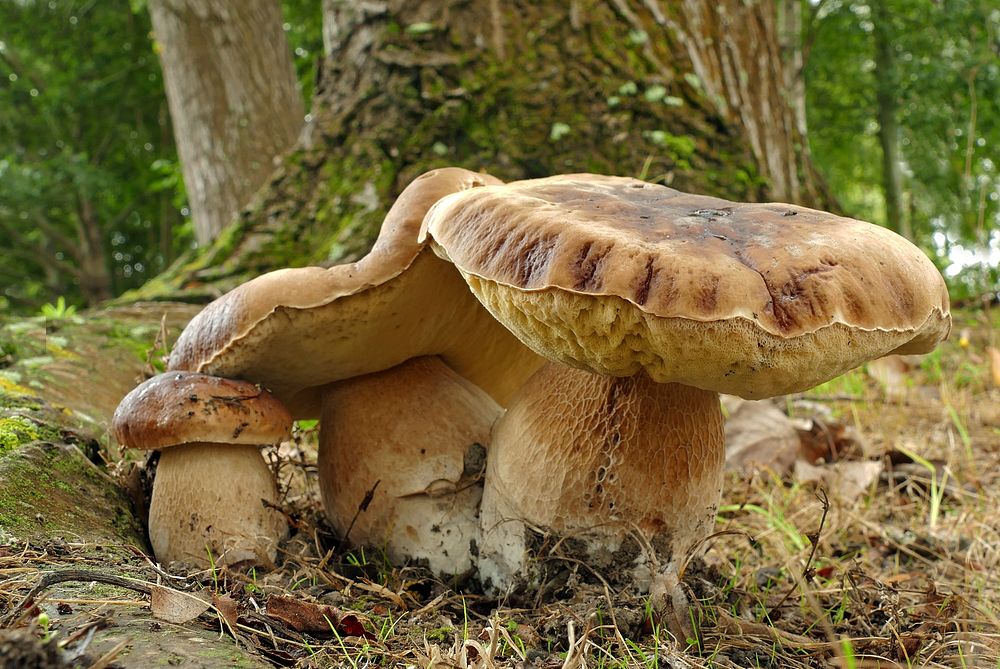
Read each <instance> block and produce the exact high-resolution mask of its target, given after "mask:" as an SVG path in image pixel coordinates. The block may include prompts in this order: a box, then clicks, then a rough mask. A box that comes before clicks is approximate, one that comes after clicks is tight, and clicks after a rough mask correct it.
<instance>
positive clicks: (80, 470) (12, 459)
mask: <svg viewBox="0 0 1000 669" xmlns="http://www.w3.org/2000/svg"><path fill="white" fill-rule="evenodd" d="M8 420H10V419H8ZM28 422H30V421H28ZM35 429H37V430H43V428H40V427H38V426H37V425H36V426H35ZM25 430H28V428H25ZM11 432H13V430H12V431H11ZM0 530H3V532H4V533H6V534H9V535H13V536H16V537H18V538H19V539H29V540H34V541H44V540H50V539H53V538H56V537H66V538H69V537H73V538H74V539H80V540H82V541H86V542H93V543H99V542H105V541H113V542H124V543H128V544H131V545H133V546H136V547H140V548H143V547H144V546H145V539H144V538H143V536H144V535H143V532H142V528H141V527H140V525H139V522H138V521H137V520H136V518H135V516H134V514H133V512H132V509H131V505H130V503H129V501H128V499H127V498H126V497H125V495H124V494H123V493H122V491H121V490H119V489H118V487H117V486H116V485H115V484H114V481H112V480H111V479H110V478H109V477H108V476H106V475H104V474H103V473H101V472H100V470H98V469H97V467H96V466H95V465H94V464H93V463H91V462H90V461H89V460H87V458H86V457H84V455H83V453H81V452H80V450H79V449H78V448H76V447H75V446H70V445H67V444H61V443H46V442H38V441H36V442H33V443H28V444H26V445H20V446H17V447H15V448H13V449H10V450H7V451H5V452H4V453H3V454H2V455H0Z"/></svg>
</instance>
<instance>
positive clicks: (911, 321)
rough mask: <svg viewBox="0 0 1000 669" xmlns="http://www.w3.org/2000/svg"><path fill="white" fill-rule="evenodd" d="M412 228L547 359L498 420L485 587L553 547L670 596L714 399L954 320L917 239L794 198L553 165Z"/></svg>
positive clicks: (697, 532) (710, 468)
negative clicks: (729, 193) (556, 170)
mask: <svg viewBox="0 0 1000 669" xmlns="http://www.w3.org/2000/svg"><path fill="white" fill-rule="evenodd" d="M424 231H425V232H424V233H422V235H423V236H424V237H427V236H429V237H430V238H432V245H433V248H434V250H435V251H436V252H437V253H438V254H439V255H440V256H441V257H442V258H445V259H448V260H450V261H451V262H452V263H454V265H455V266H456V267H458V269H459V270H460V271H461V273H462V275H463V276H464V277H465V279H466V281H467V282H468V284H469V287H470V288H471V290H472V292H473V293H474V294H475V295H476V296H477V297H478V298H479V299H480V300H481V301H482V303H483V304H484V305H485V306H486V307H487V308H488V309H489V310H490V312H491V313H492V314H493V315H494V316H495V317H496V318H497V319H498V320H499V321H500V322H502V323H503V324H504V325H505V326H507V327H508V328H510V329H511V331H513V332H514V333H515V334H516V335H517V336H518V337H519V338H520V339H521V340H522V341H523V342H524V343H525V344H527V345H528V346H529V347H531V348H532V349H534V350H535V351H537V352H538V353H539V354H540V355H542V356H544V357H546V358H547V359H549V360H551V361H554V362H551V363H549V364H547V365H546V366H545V367H544V368H543V369H541V370H540V371H539V372H538V373H536V374H535V375H534V376H532V377H531V378H530V379H529V380H528V381H527V382H526V383H525V385H524V386H523V387H522V388H521V389H520V390H519V391H518V394H517V396H516V397H515V399H514V400H512V402H511V403H510V404H509V406H508V408H507V412H506V414H505V415H504V416H503V417H502V418H501V419H500V421H499V422H498V424H497V425H496V428H495V430H494V433H493V438H492V443H491V448H490V457H489V461H488V467H487V472H486V482H485V491H484V495H483V500H482V508H481V524H482V538H481V541H480V543H479V569H480V575H481V577H482V578H483V579H484V581H485V582H486V583H487V585H491V586H492V587H493V588H494V589H497V590H506V589H510V588H513V587H515V586H517V585H519V584H525V583H528V584H530V583H533V582H536V581H538V580H539V578H541V571H540V565H541V564H542V562H543V561H542V560H535V559H533V558H541V557H544V554H545V551H546V550H547V547H548V546H551V545H553V544H557V545H560V546H561V550H563V551H564V552H568V553H569V554H570V557H572V558H576V559H577V564H580V563H581V562H580V561H584V562H583V563H585V564H586V565H588V566H589V567H590V568H592V569H597V570H599V571H600V572H601V573H602V575H603V577H605V578H607V579H609V580H614V579H616V578H617V579H618V581H617V582H618V583H619V584H629V585H632V586H637V587H638V588H640V589H650V590H652V591H653V593H654V594H655V595H657V596H659V601H660V602H661V603H664V604H668V603H669V602H670V601H675V599H674V597H675V595H676V594H677V584H678V580H677V579H678V577H679V575H680V571H681V569H682V565H683V563H684V560H685V558H686V556H687V555H688V553H689V551H691V550H693V548H694V547H695V546H696V545H697V544H699V542H701V541H702V540H703V539H704V537H706V536H707V535H708V534H709V533H710V531H711V529H712V527H713V524H714V521H715V514H716V510H717V508H718V504H719V499H720V495H721V487H722V469H723V461H724V453H723V440H724V438H723V429H722V417H721V414H720V409H719V398H718V393H720V392H725V393H730V394H735V395H739V396H742V397H746V398H763V397H769V396H774V395H778V394H784V393H791V392H796V391H801V390H804V389H807V388H811V387H813V386H815V385H817V384H819V383H822V382H823V381H826V380H828V379H830V378H832V377H834V376H836V375H838V374H841V373H843V372H845V371H847V370H849V369H851V368H853V367H856V366H857V365H860V364H861V363H863V362H864V361H866V360H869V359H872V358H876V357H878V356H882V355H886V354H889V353H918V352H926V351H929V350H931V349H933V348H934V346H935V345H937V343H939V342H940V341H941V340H943V339H944V338H945V337H946V336H947V334H948V332H949V330H950V326H951V317H950V314H949V307H948V294H947V291H946V288H945V284H944V281H943V280H942V278H941V275H940V274H939V273H938V271H937V270H936V269H935V267H934V265H933V264H932V263H931V261H930V260H929V259H928V258H927V257H926V256H924V254H923V253H921V252H920V250H918V249H917V248H916V247H915V246H913V245H912V244H910V243H909V242H907V241H906V240H905V239H903V238H901V237H899V236H898V235H896V234H894V233H892V232H890V231H888V230H886V229H883V228H880V227H877V226H874V225H871V224H868V223H864V222H861V221H856V220H853V219H848V218H841V217H838V216H834V215H832V214H828V213H824V212H820V211H815V210H812V209H806V208H803V207H799V206H795V205H788V204H775V203H771V204H739V203H733V202H728V201H725V200H720V199H717V198H712V197H705V196H699V195H689V194H685V193H681V192H679V191H676V190H673V189H671V188H667V187H664V186H658V185H653V184H648V183H644V182H642V181H638V180H636V179H629V178H620V177H605V176H595V175H566V176H560V177H551V178H547V179H537V180H529V181H522V182H515V183H511V184H507V185H495V186H489V187H485V188H480V189H476V190H473V191H466V192H463V193H458V194H454V195H450V196H448V197H446V198H443V199H442V200H441V201H439V202H438V203H437V204H435V206H434V207H433V208H432V209H431V211H430V212H429V213H428V215H427V217H426V219H425V221H424ZM622 564H627V565H629V566H630V568H628V569H616V568H615V566H616V565H622Z"/></svg>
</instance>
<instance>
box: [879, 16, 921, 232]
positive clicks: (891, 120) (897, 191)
mask: <svg viewBox="0 0 1000 669" xmlns="http://www.w3.org/2000/svg"><path fill="white" fill-rule="evenodd" d="M891 21H892V16H891V14H890V13H889V9H888V7H886V4H885V0H875V1H874V2H873V3H872V23H874V25H875V29H874V31H873V37H874V39H875V97H876V104H877V105H878V113H877V116H878V141H879V144H881V146H882V190H883V193H884V194H885V221H886V225H887V226H888V227H889V229H891V230H894V231H895V232H898V233H899V234H901V235H903V236H904V237H906V238H907V239H910V240H912V239H913V230H911V229H910V221H909V220H908V219H907V218H906V216H904V214H903V172H902V166H901V164H900V157H899V124H898V122H897V112H898V108H899V101H898V98H897V97H896V90H897V82H896V72H895V64H894V61H895V56H894V55H893V45H892V26H891Z"/></svg>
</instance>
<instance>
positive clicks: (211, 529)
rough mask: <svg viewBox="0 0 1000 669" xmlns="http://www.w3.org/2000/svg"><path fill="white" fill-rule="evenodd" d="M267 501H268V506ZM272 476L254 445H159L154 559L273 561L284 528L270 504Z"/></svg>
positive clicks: (274, 495)
mask: <svg viewBox="0 0 1000 669" xmlns="http://www.w3.org/2000/svg"><path fill="white" fill-rule="evenodd" d="M265 502H266V503H267V504H265ZM277 502H278V492H277V486H276V484H275V480H274V474H273V473H272V472H271V470H270V468H268V466H267V463H266V462H264V459H263V458H262V457H261V455H260V449H259V448H258V447H256V446H244V445H233V444H211V443H195V444H185V445H183V446H173V447H171V448H167V449H164V450H163V452H162V453H161V455H160V462H159V464H158V465H157V469H156V479H155V481H154V483H153V498H152V501H151V503H150V508H149V539H150V542H151V543H152V545H153V553H154V554H155V555H156V559H157V560H158V561H159V562H161V563H163V564H167V563H170V562H173V561H175V560H182V561H184V562H188V563H192V564H195V565H200V566H207V565H208V564H209V563H210V560H209V554H211V561H212V562H214V563H215V564H229V565H231V564H237V563H241V562H247V561H252V562H254V563H258V564H271V563H273V562H274V558H275V555H276V554H277V546H278V542H279V541H280V540H281V539H282V538H283V537H284V536H285V534H286V533H287V531H288V526H287V523H286V521H285V518H284V516H283V515H282V514H281V513H280V512H278V511H276V510H275V509H274V508H273V507H272V506H270V505H275V504H277Z"/></svg>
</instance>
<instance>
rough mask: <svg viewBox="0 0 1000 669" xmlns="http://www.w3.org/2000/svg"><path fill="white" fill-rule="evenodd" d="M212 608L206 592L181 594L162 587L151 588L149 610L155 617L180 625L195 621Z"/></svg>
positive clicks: (178, 591) (154, 586)
mask: <svg viewBox="0 0 1000 669" xmlns="http://www.w3.org/2000/svg"><path fill="white" fill-rule="evenodd" d="M209 606H211V602H210V601H209V595H208V594H207V593H204V592H194V593H192V592H181V591H180V590H174V589H172V588H165V587H163V586H162V585H153V586H150V593H149V608H150V610H151V611H152V612H153V617H155V618H159V619H160V620H166V621H167V622H168V623H176V624H178V625H180V624H183V623H186V622H188V621H189V620H194V619H195V618H197V617H198V616H200V615H201V614H203V613H204V612H205V611H207V610H208V607H209Z"/></svg>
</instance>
